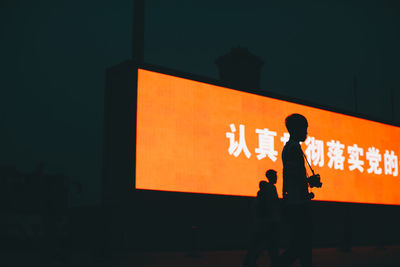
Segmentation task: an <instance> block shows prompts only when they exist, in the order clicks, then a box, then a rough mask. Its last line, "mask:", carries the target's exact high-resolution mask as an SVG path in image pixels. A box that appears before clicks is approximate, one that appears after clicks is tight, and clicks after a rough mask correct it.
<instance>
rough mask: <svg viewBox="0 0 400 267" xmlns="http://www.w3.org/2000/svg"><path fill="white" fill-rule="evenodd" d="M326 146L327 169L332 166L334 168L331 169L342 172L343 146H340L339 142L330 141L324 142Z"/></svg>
mask: <svg viewBox="0 0 400 267" xmlns="http://www.w3.org/2000/svg"><path fill="white" fill-rule="evenodd" d="M326 145H327V146H328V157H329V161H328V166H329V168H332V165H333V166H334V167H333V168H334V169H335V170H337V169H339V170H343V169H344V166H343V162H344V157H343V149H344V145H343V144H341V143H340V142H339V141H334V140H331V141H330V142H326Z"/></svg>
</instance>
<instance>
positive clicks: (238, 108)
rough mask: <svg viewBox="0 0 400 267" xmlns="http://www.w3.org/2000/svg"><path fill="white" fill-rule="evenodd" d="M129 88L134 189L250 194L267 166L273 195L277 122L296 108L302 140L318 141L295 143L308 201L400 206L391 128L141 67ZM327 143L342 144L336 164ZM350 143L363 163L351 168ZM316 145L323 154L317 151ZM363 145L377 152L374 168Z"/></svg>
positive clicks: (280, 130) (396, 133) (281, 129)
mask: <svg viewBox="0 0 400 267" xmlns="http://www.w3.org/2000/svg"><path fill="white" fill-rule="evenodd" d="M137 90H138V93H137V136H136V138H137V140H136V188H137V189H151V190H161V191H178V192H191V193H205V194H221V195H239V196H255V195H256V192H257V190H258V182H259V181H260V180H261V179H265V175H264V174H265V171H266V170H268V169H275V170H276V171H277V172H278V183H277V190H278V193H279V195H280V196H281V193H282V160H281V152H282V149H283V142H282V141H281V137H282V136H283V135H284V133H286V132H287V130H286V128H285V123H284V121H285V118H286V117H287V116H288V115H290V114H292V113H300V114H302V115H304V116H305V117H306V118H307V120H308V123H309V128H308V135H309V137H314V138H315V140H320V141H322V142H319V143H318V142H314V143H312V142H311V143H309V144H308V145H309V146H311V145H313V144H314V145H315V147H314V148H315V149H314V150H312V149H311V148H312V147H310V148H309V149H308V150H307V147H308V146H307V145H306V143H303V144H302V147H303V151H305V152H306V151H307V153H309V154H308V155H309V156H310V159H311V161H312V162H311V164H312V166H313V168H314V170H315V172H316V173H319V174H320V175H321V181H322V182H323V187H322V188H320V189H315V190H313V191H314V193H315V195H316V198H315V199H316V200H324V201H340V202H359V203H376V204H395V205H399V204H400V194H398V191H399V189H400V180H399V179H400V177H399V176H398V173H397V172H398V160H397V158H396V157H397V155H399V154H400V153H399V152H400V151H399V150H400V149H399V145H398V143H397V142H398V140H400V128H399V127H395V126H391V125H386V124H383V123H378V122H374V121H369V120H365V119H360V118H356V117H352V116H348V115H343V114H339V113H335V112H330V111H326V110H321V109H317V108H313V107H308V106H304V105H300V104H294V103H290V102H287V101H283V100H277V99H273V98H268V97H263V96H258V95H254V94H249V93H244V92H239V91H236V90H231V89H227V88H223V87H219V86H215V85H210V84H206V83H201V82H197V81H192V80H188V79H183V78H178V77H174V76H170V75H165V74H160V73H156V72H151V71H147V70H142V69H139V70H138V88H137ZM231 124H233V126H234V129H233V128H231ZM240 125H243V126H244V127H243V128H244V129H243V130H244V136H243V137H244V138H243V140H244V141H245V142H246V145H247V148H248V151H249V154H248V155H247V156H246V154H245V149H242V150H241V149H240V146H241V145H242V144H241V145H239V147H238V146H236V147H235V144H238V143H239V139H240V138H239V135H240V128H241V127H240ZM265 128H267V129H268V130H269V131H273V132H276V136H272V135H270V136H269V140H273V141H274V147H273V150H275V151H277V155H276V158H277V159H276V161H273V157H274V156H273V155H271V158H272V159H271V158H270V157H269V156H268V155H266V157H264V158H262V156H263V155H262V153H261V152H262V150H261V151H260V150H258V149H257V148H259V144H260V143H259V136H260V135H262V132H260V130H263V129H265ZM256 129H260V130H259V131H258V133H257V132H256ZM227 133H228V134H227ZM267 139H268V137H267V138H266V140H267ZM310 140H311V139H310ZM332 140H334V141H339V142H340V143H341V144H343V147H342V149H340V148H339V151H340V150H341V151H342V155H340V154H339V156H338V157H336V162H335V160H334V159H335V157H333V156H334V155H335V153H334V151H331V152H330V151H329V145H328V142H331V141H332ZM235 142H237V143H235ZM318 144H319V147H318ZM330 144H332V143H330ZM354 144H356V145H357V147H359V148H362V149H363V153H362V155H361V153H358V160H359V161H362V162H363V165H356V163H355V161H356V160H357V157H356V156H354V155H355V154H353V157H350V154H349V150H348V149H349V148H348V147H350V146H354ZM321 147H322V149H323V153H319V154H318V152H321ZM370 147H374V148H377V149H379V154H380V156H381V160H380V161H376V162H377V163H378V164H379V165H378V166H377V168H376V169H375V170H373V168H371V166H372V165H373V159H374V158H373V153H372V152H371V151H370V152H368V149H369V148H370ZM229 148H231V153H232V154H230V153H229V151H228V149H229ZM241 148H244V147H243V146H242V147H241ZM270 148H271V147H270ZM256 149H257V150H256ZM318 149H319V150H318ZM386 150H387V152H386ZM266 151H267V152H268V147H266ZM385 153H386V156H385ZM267 154H268V153H267ZM321 155H322V156H323V161H322V156H321ZM336 155H338V154H336ZM257 156H258V157H257ZM352 159H353V161H352ZM341 160H342V164H341V163H340V161H341ZM329 161H331V162H329ZM385 162H386V164H385ZM341 165H343V166H342V167H343V170H342V169H340V168H341ZM357 166H358V168H357ZM350 168H353V170H350ZM361 168H362V169H361ZM379 168H380V170H381V174H377V173H378V172H379ZM307 169H308V166H307ZM308 170H309V169H308ZM368 170H370V173H369V172H368Z"/></svg>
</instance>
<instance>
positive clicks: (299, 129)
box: [285, 113, 308, 142]
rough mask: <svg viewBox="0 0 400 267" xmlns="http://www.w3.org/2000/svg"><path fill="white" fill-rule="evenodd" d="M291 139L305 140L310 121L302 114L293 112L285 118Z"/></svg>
mask: <svg viewBox="0 0 400 267" xmlns="http://www.w3.org/2000/svg"><path fill="white" fill-rule="evenodd" d="M285 124H286V128H287V130H288V131H289V134H290V139H291V140H293V141H296V142H304V141H305V140H306V137H307V128H308V122H307V119H306V118H305V117H304V116H303V115H301V114H297V113H294V114H291V115H289V116H288V117H287V118H286V120H285Z"/></svg>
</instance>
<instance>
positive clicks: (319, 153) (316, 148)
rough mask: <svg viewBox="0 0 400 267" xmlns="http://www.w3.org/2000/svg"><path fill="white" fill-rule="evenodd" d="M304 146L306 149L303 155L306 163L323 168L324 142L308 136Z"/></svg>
mask: <svg viewBox="0 0 400 267" xmlns="http://www.w3.org/2000/svg"><path fill="white" fill-rule="evenodd" d="M305 144H306V145H307V148H306V150H305V151H304V153H305V154H306V156H307V160H308V162H311V163H312V164H313V165H314V166H317V165H318V166H320V167H322V166H324V142H323V141H321V140H316V139H315V138H314V137H311V136H309V137H307V139H306V141H305Z"/></svg>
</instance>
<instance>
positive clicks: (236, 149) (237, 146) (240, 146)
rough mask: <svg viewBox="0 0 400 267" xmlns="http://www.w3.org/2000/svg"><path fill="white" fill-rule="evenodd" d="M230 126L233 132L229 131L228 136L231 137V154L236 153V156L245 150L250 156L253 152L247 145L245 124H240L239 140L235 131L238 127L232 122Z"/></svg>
mask: <svg viewBox="0 0 400 267" xmlns="http://www.w3.org/2000/svg"><path fill="white" fill-rule="evenodd" d="M230 128H231V131H232V132H227V133H226V137H227V138H228V139H229V148H228V152H229V154H230V155H232V154H233V155H234V156H235V157H237V156H239V154H240V152H242V150H243V152H244V154H245V155H246V157H247V158H250V156H251V153H250V151H249V149H248V148H247V145H246V139H245V136H244V125H243V124H240V125H239V142H237V141H236V140H235V132H236V127H235V125H234V124H233V123H231V124H230Z"/></svg>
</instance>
